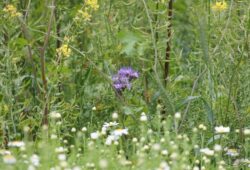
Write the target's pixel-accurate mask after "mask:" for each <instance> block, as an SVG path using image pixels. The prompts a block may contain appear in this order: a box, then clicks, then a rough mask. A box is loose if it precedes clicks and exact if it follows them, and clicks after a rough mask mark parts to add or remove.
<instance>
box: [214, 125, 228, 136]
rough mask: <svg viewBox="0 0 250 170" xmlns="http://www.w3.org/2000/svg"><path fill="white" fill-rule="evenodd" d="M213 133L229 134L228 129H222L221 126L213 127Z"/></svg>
mask: <svg viewBox="0 0 250 170" xmlns="http://www.w3.org/2000/svg"><path fill="white" fill-rule="evenodd" d="M215 132H216V133H220V134H222V133H229V132H230V128H229V127H223V126H218V127H215Z"/></svg>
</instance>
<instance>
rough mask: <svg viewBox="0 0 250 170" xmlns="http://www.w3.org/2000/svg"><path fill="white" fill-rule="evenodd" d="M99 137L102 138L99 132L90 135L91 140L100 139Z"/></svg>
mask: <svg viewBox="0 0 250 170" xmlns="http://www.w3.org/2000/svg"><path fill="white" fill-rule="evenodd" d="M99 137H100V133H99V132H93V133H91V134H90V138H91V139H94V140H96V139H98V138H99Z"/></svg>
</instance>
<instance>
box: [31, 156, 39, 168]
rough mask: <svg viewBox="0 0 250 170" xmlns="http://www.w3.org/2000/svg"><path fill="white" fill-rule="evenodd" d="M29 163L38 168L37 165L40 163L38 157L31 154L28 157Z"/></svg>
mask: <svg viewBox="0 0 250 170" xmlns="http://www.w3.org/2000/svg"><path fill="white" fill-rule="evenodd" d="M30 162H31V163H32V164H33V165H34V166H39V163H40V158H39V156H38V155H36V154H33V155H32V156H31V157H30Z"/></svg>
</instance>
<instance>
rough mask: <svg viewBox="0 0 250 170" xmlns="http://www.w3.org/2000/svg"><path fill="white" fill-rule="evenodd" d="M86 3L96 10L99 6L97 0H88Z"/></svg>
mask: <svg viewBox="0 0 250 170" xmlns="http://www.w3.org/2000/svg"><path fill="white" fill-rule="evenodd" d="M85 3H86V5H88V6H89V7H90V8H92V9H93V10H95V11H96V10H97V9H98V8H99V5H98V1H97V0H86V1H85Z"/></svg>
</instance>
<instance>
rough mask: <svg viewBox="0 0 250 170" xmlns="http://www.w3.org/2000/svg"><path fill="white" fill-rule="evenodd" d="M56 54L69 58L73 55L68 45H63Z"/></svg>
mask: <svg viewBox="0 0 250 170" xmlns="http://www.w3.org/2000/svg"><path fill="white" fill-rule="evenodd" d="M56 52H57V54H58V55H60V56H64V57H69V56H70V54H71V49H70V48H69V46H68V45H67V44H63V45H62V46H61V47H60V48H57V49H56Z"/></svg>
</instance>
